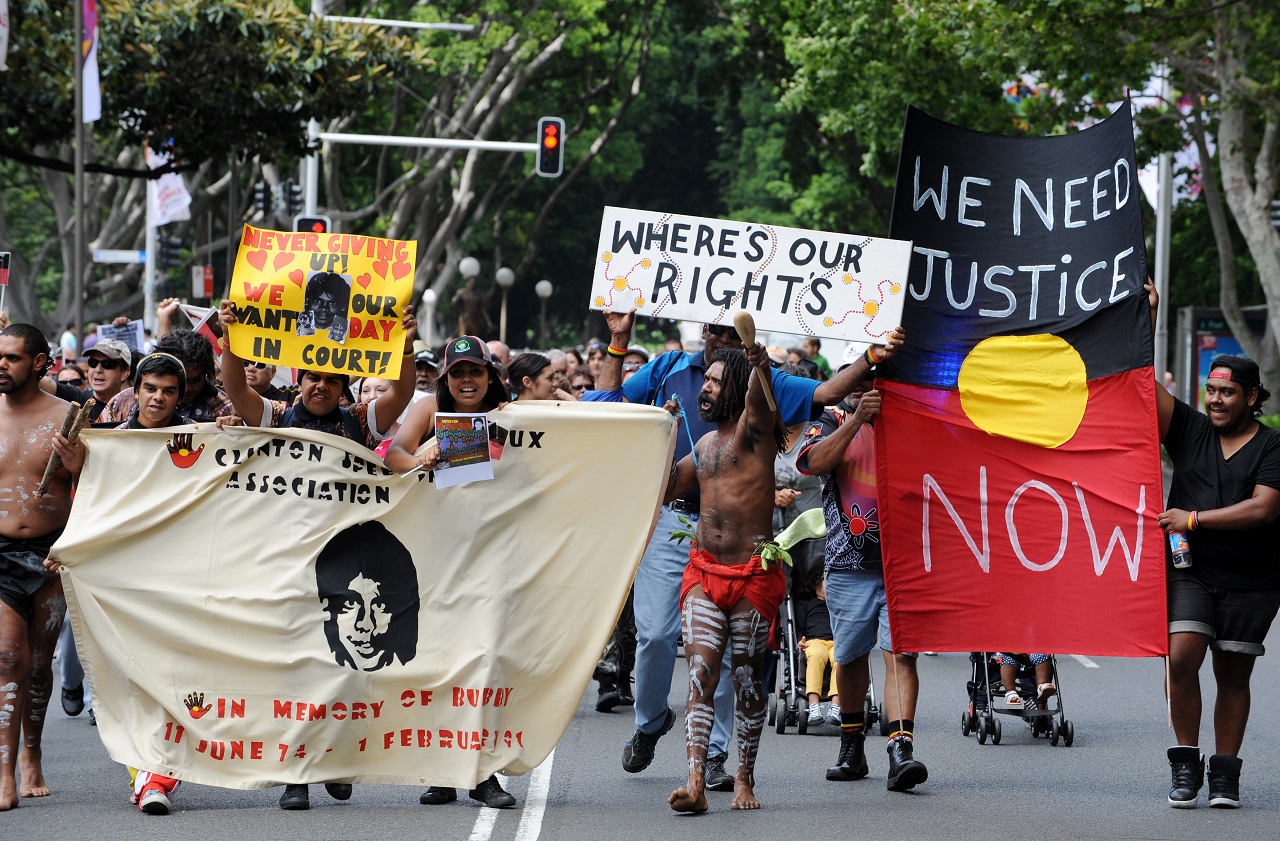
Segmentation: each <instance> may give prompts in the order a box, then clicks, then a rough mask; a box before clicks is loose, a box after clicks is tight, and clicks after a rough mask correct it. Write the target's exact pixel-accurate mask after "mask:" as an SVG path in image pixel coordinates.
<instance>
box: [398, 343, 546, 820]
mask: <svg viewBox="0 0 1280 841" xmlns="http://www.w3.org/2000/svg"><path fill="white" fill-rule="evenodd" d="M525 355H526V356H527V355H528V354H525ZM543 359H546V357H543ZM441 376H443V377H444V378H445V381H446V384H447V387H446V388H442V389H439V390H438V391H437V392H436V393H435V394H434V395H431V396H428V397H425V398H423V399H422V400H419V401H418V402H417V403H415V404H414V406H413V408H412V409H410V410H409V414H408V416H407V417H406V418H405V419H404V421H403V422H402V423H401V424H400V431H399V432H397V433H396V437H395V440H393V441H392V442H391V448H390V449H389V450H388V451H387V456H386V465H387V467H389V468H391V469H392V470H395V471H396V472H398V473H407V472H409V471H411V470H416V469H418V468H423V469H427V470H430V469H432V468H433V467H435V466H436V464H437V463H438V461H439V458H440V448H439V447H437V446H434V445H433V446H430V447H427V448H426V449H425V450H423V451H422V452H421V453H418V452H417V451H418V449H419V447H421V446H422V444H423V443H424V442H425V441H427V440H428V439H429V438H431V437H432V436H433V435H434V434H435V415H436V412H437V411H441V412H464V413H480V412H489V411H492V410H493V409H497V408H499V407H500V406H502V405H504V404H505V403H506V401H507V388H506V386H505V385H503V384H502V380H501V378H500V377H499V374H498V370H497V367H496V366H495V365H494V361H493V357H492V356H491V355H490V353H489V348H488V347H487V346H486V345H485V344H484V342H482V341H480V339H479V338H478V337H476V336H461V337H459V338H457V339H454V340H453V341H451V342H449V344H448V345H447V346H446V347H445V350H444V368H443V370H442V371H441ZM490 429H491V430H492V429H493V427H492V426H491V427H490ZM415 453H417V454H416V455H415ZM468 794H469V796H470V797H471V799H472V800H477V801H479V802H481V803H483V804H484V805H486V806H489V807H490V808H493V809H511V808H513V807H514V806H515V805H516V799H515V797H514V796H513V795H512V794H510V793H509V792H507V791H505V790H504V789H503V788H502V784H501V783H499V782H498V778H497V776H495V775H490V776H489V777H488V778H487V779H485V780H483V781H481V783H480V784H479V785H478V786H476V787H475V788H473V789H471V791H470V792H469V793H468ZM457 799H458V792H457V790H455V789H453V788H450V787H448V786H431V787H429V788H428V789H427V790H426V791H424V792H423V793H422V795H421V796H420V797H419V798H418V802H419V803H421V804H422V805H424V806H439V805H443V804H445V803H452V802H454V801H455V800H457Z"/></svg>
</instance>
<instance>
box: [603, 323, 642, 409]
mask: <svg viewBox="0 0 1280 841" xmlns="http://www.w3.org/2000/svg"><path fill="white" fill-rule="evenodd" d="M635 319H636V311H635V310H634V309H633V310H631V312H606V313H605V314H604V320H605V321H606V322H607V323H608V325H609V336H610V339H609V347H610V348H626V347H627V346H628V345H630V344H631V328H632V325H633V324H634V323H635ZM625 355H626V354H617V353H608V352H606V353H605V355H604V367H603V368H601V369H600V377H599V379H597V380H596V390H597V391H618V390H619V389H621V388H622V357H623V356H625ZM623 399H624V400H625V399H626V398H623Z"/></svg>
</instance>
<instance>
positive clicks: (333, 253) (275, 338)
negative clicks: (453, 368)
mask: <svg viewBox="0 0 1280 841" xmlns="http://www.w3.org/2000/svg"><path fill="white" fill-rule="evenodd" d="M417 250H418V244H417V243H416V242H412V241H406V240H395V239H380V238H378V237H367V236H357V235H355V234H332V233H326V234H317V233H313V232H310V231H299V232H294V233H289V232H286V231H270V230H265V229H262V228H255V227H253V226H251V225H245V226H244V236H243V238H242V239H241V240H240V252H239V253H238V254H237V255H236V267H235V271H234V272H233V273H232V276H231V300H232V301H233V302H234V303H235V305H236V311H237V313H239V317H240V322H239V323H238V324H234V325H232V326H231V329H230V331H229V332H230V336H229V338H230V341H231V350H232V351H234V352H235V354H236V355H237V356H239V357H241V358H242V359H257V360H260V361H262V362H270V363H272V364H274V365H287V366H289V367H291V368H306V369H309V370H313V371H335V372H337V373H340V374H353V375H358V376H360V375H371V376H377V377H386V378H388V379H395V378H396V377H398V376H399V375H400V360H401V357H402V356H403V353H404V329H403V328H402V327H401V325H400V319H401V317H402V316H403V315H404V305H405V304H407V303H408V302H409V298H410V296H411V295H412V294H413V270H414V261H415V259H416V257H417Z"/></svg>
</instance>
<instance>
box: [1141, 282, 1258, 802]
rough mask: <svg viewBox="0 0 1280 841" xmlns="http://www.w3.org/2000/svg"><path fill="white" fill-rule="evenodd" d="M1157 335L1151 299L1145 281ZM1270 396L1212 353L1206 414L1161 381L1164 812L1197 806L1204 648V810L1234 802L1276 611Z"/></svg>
mask: <svg viewBox="0 0 1280 841" xmlns="http://www.w3.org/2000/svg"><path fill="white" fill-rule="evenodd" d="M1146 290H1147V295H1148V300H1149V301H1150V304H1151V324H1152V332H1153V333H1154V328H1155V321H1156V311H1157V308H1158V305H1159V299H1158V297H1157V295H1156V292H1155V287H1154V285H1153V284H1152V283H1151V282H1150V281H1148V282H1147V284H1146ZM1270 397H1271V392H1269V391H1268V390H1267V389H1266V388H1265V387H1263V385H1262V382H1261V380H1260V377H1259V371H1258V365H1257V363H1255V362H1253V361H1252V360H1249V359H1245V358H1244V357H1240V356H1219V357H1217V358H1215V359H1214V360H1213V362H1212V363H1211V364H1210V367H1209V382H1208V384H1207V385H1206V386H1205V390H1204V400H1205V409H1206V411H1207V415H1205V414H1201V413H1200V412H1197V411H1195V410H1194V409H1192V408H1191V407H1190V406H1188V405H1187V404H1186V403H1183V402H1182V401H1181V400H1178V399H1177V398H1175V397H1174V396H1173V395H1172V394H1170V393H1169V392H1168V391H1166V390H1165V389H1163V388H1159V387H1158V386H1157V387H1156V388H1155V400H1156V413H1157V417H1158V421H1159V427H1160V440H1161V442H1162V443H1163V444H1164V446H1165V450H1166V451H1167V452H1168V453H1169V458H1170V459H1171V460H1172V461H1173V481H1172V483H1171V484H1170V486H1169V499H1168V503H1167V505H1168V508H1167V510H1165V511H1163V512H1161V514H1160V515H1159V517H1158V518H1157V521H1158V522H1159V523H1160V526H1161V527H1162V528H1163V529H1164V530H1165V532H1167V533H1169V534H1173V533H1176V532H1181V533H1184V536H1185V539H1186V541H1187V543H1188V544H1189V545H1190V549H1191V566H1190V567H1186V568H1179V567H1178V566H1176V565H1174V564H1172V563H1171V564H1170V565H1169V567H1168V569H1167V573H1166V575H1167V578H1166V580H1167V587H1168V591H1169V715H1170V718H1171V719H1172V722H1173V733H1174V737H1175V738H1176V739H1177V740H1178V743H1177V744H1176V745H1174V746H1173V747H1171V748H1169V751H1168V757H1169V765H1170V769H1171V771H1172V775H1173V785H1172V788H1170V789H1169V805H1171V806H1173V807H1175V808H1182V809H1190V808H1195V806H1196V805H1197V801H1198V800H1199V796H1200V788H1201V786H1202V785H1203V783H1204V773H1205V759H1204V754H1202V753H1201V752H1200V712H1201V703H1202V702H1201V693H1200V666H1201V664H1202V663H1203V662H1204V658H1205V654H1206V653H1207V652H1208V651H1209V650H1212V651H1213V675H1214V681H1215V683H1216V685H1217V698H1216V700H1215V702H1214V711H1213V724H1214V740H1215V753H1214V754H1213V755H1212V756H1210V757H1209V761H1208V771H1209V805H1210V806H1217V807H1220V808H1232V809H1235V808H1239V807H1240V802H1241V801H1240V771H1241V768H1242V766H1243V762H1242V761H1241V759H1240V757H1239V754H1240V746H1241V744H1242V743H1243V742H1244V731H1245V725H1246V724H1247V723H1248V720H1249V706H1250V701H1251V695H1250V690H1249V681H1250V677H1251V676H1252V674H1253V667H1254V663H1255V661H1256V660H1257V658H1259V657H1261V656H1262V655H1263V654H1264V653H1265V649H1264V647H1263V642H1264V640H1265V639H1266V636H1267V631H1268V630H1270V628H1271V623H1272V621H1273V620H1274V619H1275V615H1276V610H1277V608H1280V567H1277V565H1276V563H1275V552H1276V546H1277V545H1278V542H1280V520H1277V515H1280V431H1276V430H1274V429H1271V428H1269V427H1266V426H1263V425H1262V424H1261V423H1259V422H1258V417H1259V416H1260V415H1261V414H1262V406H1263V404H1264V403H1265V402H1266V401H1267V400H1268V399H1269V398H1270Z"/></svg>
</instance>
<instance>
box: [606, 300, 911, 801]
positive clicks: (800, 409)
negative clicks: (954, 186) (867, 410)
mask: <svg viewBox="0 0 1280 841" xmlns="http://www.w3.org/2000/svg"><path fill="white" fill-rule="evenodd" d="M605 319H606V320H607V321H608V323H609V330H610V333H611V336H612V338H611V341H610V342H609V348H608V353H607V354H606V357H605V363H604V367H603V369H602V370H601V372H600V377H599V379H598V380H597V382H596V388H597V390H596V391H588V392H586V393H585V394H584V395H583V397H582V399H583V400H587V401H596V402H623V401H625V402H628V403H647V404H649V405H651V406H661V405H663V404H664V403H666V402H667V401H668V400H671V399H673V398H675V399H676V401H677V402H678V403H679V404H680V408H681V410H682V411H681V415H682V417H681V420H680V426H681V430H680V432H679V433H677V436H676V453H675V456H676V460H677V461H679V460H680V459H682V458H684V457H685V456H686V455H688V454H689V453H690V452H691V451H692V449H693V442H695V441H697V440H698V439H699V438H701V437H702V436H703V435H704V434H706V433H707V432H710V431H711V430H712V429H714V424H709V423H705V422H703V421H701V420H699V419H698V411H697V408H698V393H699V392H700V391H701V390H702V384H703V374H704V373H705V372H706V360H707V359H709V358H710V357H711V356H712V355H714V354H715V352H716V351H717V350H720V349H721V348H740V347H742V340H741V338H739V336H738V333H737V331H735V330H734V329H733V327H732V326H731V325H724V324H707V325H704V326H703V328H702V341H703V348H702V350H701V351H698V352H696V353H686V352H685V351H679V350H673V351H668V352H667V353H664V354H662V355H661V356H658V357H656V358H654V359H653V360H651V361H650V362H649V363H648V364H646V365H644V366H643V367H642V368H640V370H638V371H636V372H635V374H633V375H632V376H631V377H629V378H628V379H627V381H626V383H623V382H622V360H623V357H624V356H626V354H627V347H628V346H629V345H630V343H631V327H632V324H633V322H634V319H635V313H634V311H632V312H630V313H609V312H606V313H605ZM902 341H903V333H902V328H901V327H899V328H897V329H896V330H894V331H893V332H892V333H890V334H889V341H888V343H887V344H886V346H885V347H884V348H880V349H879V350H878V351H877V358H878V359H881V360H883V359H885V358H888V356H889V355H891V354H892V353H894V352H896V350H897V349H898V347H899V346H901V344H902ZM870 370H871V367H870V365H869V364H868V362H867V360H866V359H865V358H863V359H862V360H860V361H859V362H857V363H855V364H854V365H850V366H848V367H846V368H845V369H844V370H843V371H841V372H840V373H839V374H837V375H836V376H835V377H834V378H832V379H831V380H828V381H827V382H824V383H819V382H817V381H816V380H810V379H807V378H804V377H793V376H790V375H788V374H784V373H783V372H781V371H779V370H777V369H774V370H773V393H774V397H775V398H776V400H777V403H778V412H779V414H780V415H781V417H782V423H783V425H784V426H791V425H793V424H797V423H800V422H801V421H805V420H813V419H816V418H817V417H818V416H819V415H820V414H821V413H822V409H823V407H824V406H830V405H834V404H836V403H839V402H840V401H841V400H843V399H844V398H845V396H846V395H848V394H849V392H851V391H853V389H854V387H855V386H857V385H858V384H860V383H861V382H862V381H863V380H864V379H865V378H866V377H867V375H868V374H869V373H870ZM681 517H684V518H686V519H689V520H694V521H696V520H697V519H698V497H697V494H696V492H694V493H692V494H689V495H688V496H686V497H685V498H683V499H676V500H673V501H671V502H668V503H666V504H665V505H663V506H662V511H661V513H660V514H659V516H658V525H657V528H656V529H655V530H654V533H653V536H652V538H651V539H650V541H649V545H648V546H647V547H646V548H645V552H644V557H643V558H641V560H640V568H639V569H638V570H637V571H636V580H635V586H634V590H633V592H634V604H635V617H636V660H635V675H636V689H635V698H636V703H635V715H636V731H635V733H634V735H632V737H631V740H630V741H629V742H627V744H626V746H625V747H624V748H623V751H622V767H623V770H625V771H628V772H630V773H632V774H635V773H639V772H640V771H643V770H644V769H645V768H648V767H649V764H650V763H651V762H652V761H653V752H654V748H655V747H656V745H657V742H658V739H659V738H661V737H662V736H663V734H665V733H667V731H669V730H670V729H671V727H672V726H673V725H674V724H675V720H676V713H675V710H673V709H672V708H671V707H670V706H669V705H668V704H667V697H668V696H669V695H670V693H671V677H672V674H673V671H674V669H675V661H676V642H677V640H678V639H679V636H680V581H681V579H682V577H683V576H684V568H685V565H686V564H687V563H688V562H689V554H688V551H687V550H686V549H684V548H682V547H680V546H678V545H676V543H675V542H673V541H670V540H668V537H669V536H670V533H671V532H672V531H673V530H689V529H688V527H687V526H686V525H684V524H683V523H681V522H680V518H681ZM715 708H716V720H715V726H714V727H713V728H712V731H711V745H710V748H709V750H708V752H707V766H706V767H707V771H706V779H707V788H708V789H710V790H711V791H732V790H733V777H732V776H731V775H730V774H728V773H727V772H726V771H725V768H724V763H725V759H726V758H727V756H728V744H729V734H730V733H731V732H732V730H733V726H732V725H733V681H732V680H731V679H730V678H729V676H728V665H727V663H725V664H723V665H722V671H721V679H720V683H719V686H718V687H717V690H716V697H715Z"/></svg>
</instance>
